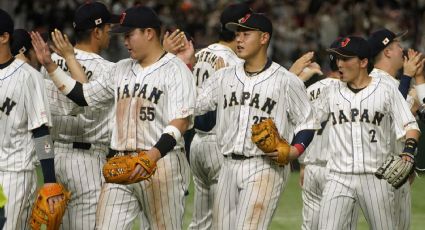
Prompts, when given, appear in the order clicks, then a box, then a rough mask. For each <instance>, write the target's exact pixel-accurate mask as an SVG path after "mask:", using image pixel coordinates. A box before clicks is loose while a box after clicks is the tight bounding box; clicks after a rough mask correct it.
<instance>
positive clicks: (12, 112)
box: [0, 9, 63, 229]
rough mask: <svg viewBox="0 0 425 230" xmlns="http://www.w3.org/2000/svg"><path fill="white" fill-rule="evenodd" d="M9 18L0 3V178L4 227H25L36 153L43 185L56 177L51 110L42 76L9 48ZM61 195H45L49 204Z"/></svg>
mask: <svg viewBox="0 0 425 230" xmlns="http://www.w3.org/2000/svg"><path fill="white" fill-rule="evenodd" d="M13 26H14V25H13V20H12V18H11V17H10V15H9V14H8V13H6V12H5V11H4V10H2V9H0V127H1V130H2V132H1V133H0V140H1V144H0V158H1V159H0V184H1V185H2V186H3V189H4V193H5V195H6V196H7V197H8V202H7V203H6V205H5V207H4V209H5V216H6V219H7V221H6V224H5V226H4V228H3V229H28V228H29V224H28V223H29V215H30V214H31V212H30V208H31V206H32V204H33V203H34V200H35V189H36V186H37V181H36V178H37V175H36V171H35V166H34V163H35V157H36V156H37V158H38V159H39V160H40V163H41V168H42V171H43V177H44V185H43V188H45V189H49V188H52V186H54V183H56V178H55V168H54V148H53V142H52V139H51V137H50V135H49V128H48V126H51V118H50V111H49V107H48V105H47V97H46V94H45V90H44V82H43V78H42V76H41V75H40V73H39V72H37V71H36V70H35V69H34V68H32V67H31V66H30V65H28V64H26V63H25V62H23V61H22V60H19V59H16V58H14V57H13V56H12V54H11V51H10V45H11V44H10V43H11V37H12V33H13V29H14V28H13ZM62 199H63V197H61V196H60V195H59V196H55V197H53V198H50V200H49V204H50V208H51V209H53V207H54V203H55V202H58V201H59V200H62Z"/></svg>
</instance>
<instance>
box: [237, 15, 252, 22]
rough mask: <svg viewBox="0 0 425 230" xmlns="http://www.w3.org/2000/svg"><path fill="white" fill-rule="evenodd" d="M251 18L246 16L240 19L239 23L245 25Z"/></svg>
mask: <svg viewBox="0 0 425 230" xmlns="http://www.w3.org/2000/svg"><path fill="white" fill-rule="evenodd" d="M250 17H251V14H246V15H245V16H244V17H243V18H241V19H239V20H238V22H239V23H245V22H246V20H248V18H250Z"/></svg>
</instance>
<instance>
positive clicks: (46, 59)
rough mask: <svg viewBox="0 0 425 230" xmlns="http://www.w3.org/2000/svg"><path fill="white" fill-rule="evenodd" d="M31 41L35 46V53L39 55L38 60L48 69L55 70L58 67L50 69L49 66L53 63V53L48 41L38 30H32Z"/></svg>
mask: <svg viewBox="0 0 425 230" xmlns="http://www.w3.org/2000/svg"><path fill="white" fill-rule="evenodd" d="M30 35H31V43H32V46H33V47H34V51H35V54H36V56H37V60H38V61H39V62H40V64H42V65H43V66H44V67H45V68H46V69H47V71H49V72H53V71H54V70H55V69H56V68H55V67H54V68H53V69H52V70H49V68H48V67H49V66H50V67H51V66H52V64H54V63H53V60H52V58H51V53H50V49H49V46H48V45H47V43H46V42H45V41H44V40H43V38H42V37H41V35H40V33H38V32H31V33H30Z"/></svg>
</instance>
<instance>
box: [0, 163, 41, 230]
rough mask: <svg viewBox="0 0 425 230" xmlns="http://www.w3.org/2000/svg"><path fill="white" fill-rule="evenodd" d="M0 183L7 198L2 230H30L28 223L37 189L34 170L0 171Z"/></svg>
mask: <svg viewBox="0 0 425 230" xmlns="http://www.w3.org/2000/svg"><path fill="white" fill-rule="evenodd" d="M0 183H1V185H2V186H3V191H4V194H5V195H6V197H7V203H6V205H5V207H4V208H5V216H6V224H5V225H4V227H3V230H16V229H30V226H29V222H28V221H29V217H30V215H31V208H32V205H33V204H34V201H35V190H36V187H37V176H36V173H35V170H32V171H23V172H5V171H0Z"/></svg>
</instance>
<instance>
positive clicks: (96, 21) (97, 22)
mask: <svg viewBox="0 0 425 230" xmlns="http://www.w3.org/2000/svg"><path fill="white" fill-rule="evenodd" d="M94 24H96V26H97V25H99V24H102V19H101V18H98V19H96V20H94Z"/></svg>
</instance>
